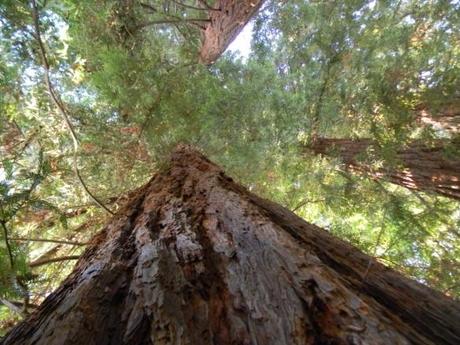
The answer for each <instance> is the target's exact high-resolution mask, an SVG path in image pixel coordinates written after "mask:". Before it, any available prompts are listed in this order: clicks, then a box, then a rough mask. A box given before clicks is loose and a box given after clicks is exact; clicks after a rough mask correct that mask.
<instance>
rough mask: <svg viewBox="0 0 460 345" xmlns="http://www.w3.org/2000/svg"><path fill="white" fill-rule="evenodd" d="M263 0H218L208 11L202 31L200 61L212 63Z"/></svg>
mask: <svg viewBox="0 0 460 345" xmlns="http://www.w3.org/2000/svg"><path fill="white" fill-rule="evenodd" d="M263 2H264V0H218V1H217V2H216V4H215V5H214V6H213V7H214V8H216V9H219V11H209V19H210V23H208V24H207V25H206V27H205V29H204V32H203V42H202V46H201V51H200V62H201V63H204V64H207V65H209V64H212V63H214V62H215V61H216V60H217V59H218V58H219V56H220V55H221V54H222V53H223V52H224V51H225V49H226V48H227V47H228V46H229V44H230V43H231V42H232V41H233V40H234V39H235V37H236V36H237V35H238V34H239V33H240V31H241V30H242V29H243V27H244V26H245V25H246V23H247V22H248V21H249V20H250V19H251V17H252V16H253V15H254V14H255V13H256V12H257V10H258V9H259V8H260V7H261V6H262V3H263Z"/></svg>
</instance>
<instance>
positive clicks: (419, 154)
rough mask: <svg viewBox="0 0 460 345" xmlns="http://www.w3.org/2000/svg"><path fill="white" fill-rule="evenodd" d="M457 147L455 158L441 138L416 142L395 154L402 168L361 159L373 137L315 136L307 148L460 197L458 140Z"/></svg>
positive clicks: (358, 168)
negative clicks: (433, 142)
mask: <svg viewBox="0 0 460 345" xmlns="http://www.w3.org/2000/svg"><path fill="white" fill-rule="evenodd" d="M454 147H455V149H456V152H455V155H456V158H455V159H447V158H446V156H445V153H444V148H445V146H444V144H443V141H441V140H440V141H439V142H438V143H437V144H436V145H434V146H432V147H428V146H426V145H424V144H421V143H417V142H414V143H412V144H411V145H409V146H408V147H407V148H404V149H401V150H399V151H397V152H396V155H395V158H396V160H397V161H398V163H400V165H401V168H394V167H384V168H378V169H375V168H373V167H372V166H371V165H369V164H366V163H365V162H362V161H360V160H359V158H360V156H363V155H365V154H366V152H368V151H369V150H373V149H375V144H374V142H372V140H370V139H327V138H316V139H315V140H314V141H313V142H312V143H311V144H310V145H308V148H307V149H308V150H312V151H313V152H314V153H315V154H324V155H337V156H338V157H339V158H340V159H341V160H342V162H343V163H344V164H345V165H346V168H347V169H348V170H350V171H352V172H355V173H360V174H366V175H368V176H370V177H372V178H374V179H384V180H386V181H389V182H392V183H395V184H397V185H400V186H403V187H406V188H410V189H414V190H419V191H423V192H430V193H433V192H434V193H438V194H440V195H443V196H446V197H449V198H452V199H455V200H460V156H459V155H458V154H459V152H460V151H459V149H460V147H459V145H457V144H455V145H454Z"/></svg>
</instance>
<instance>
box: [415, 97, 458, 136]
mask: <svg viewBox="0 0 460 345" xmlns="http://www.w3.org/2000/svg"><path fill="white" fill-rule="evenodd" d="M417 120H418V121H419V123H421V124H423V125H426V126H431V127H432V128H433V129H434V130H435V131H444V132H445V133H446V134H449V135H456V134H459V133H460V102H459V101H455V102H451V103H450V104H447V105H445V106H443V107H441V108H440V109H437V110H436V111H434V112H433V111H430V110H429V109H428V107H426V106H423V105H421V106H420V107H418V109H417Z"/></svg>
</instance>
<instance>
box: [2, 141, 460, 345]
mask: <svg viewBox="0 0 460 345" xmlns="http://www.w3.org/2000/svg"><path fill="white" fill-rule="evenodd" d="M369 260H372V259H371V258H370V257H369V256H367V255H365V254H363V253H362V252H360V251H359V250H358V249H356V248H354V247H353V246H351V245H349V244H347V243H345V242H343V241H341V240H338V239H336V238H334V237H333V236H331V235H330V234H329V233H328V232H327V231H325V230H323V229H320V228H318V227H316V226H314V225H311V224H309V223H306V222H305V221H303V220H302V219H300V218H299V217H297V216H296V215H295V214H293V213H292V212H290V211H288V210H286V209H284V208H282V207H281V206H278V205H276V204H274V203H272V202H270V201H267V200H264V199H261V198H259V197H257V196H255V195H253V194H251V193H250V192H248V191H247V190H246V189H244V188H243V187H241V186H240V185H238V184H237V183H235V182H233V181H232V179H231V178H229V177H227V176H226V175H225V174H224V173H223V171H222V170H221V169H220V168H219V167H217V166H216V165H214V164H213V163H211V162H210V161H209V160H207V159H206V158H205V157H203V156H202V155H201V154H199V153H198V152H196V151H194V150H193V149H191V148H189V147H186V146H182V147H180V148H179V149H178V150H176V152H175V153H174V154H173V156H172V158H171V164H170V167H169V168H168V169H167V170H165V171H164V172H162V173H160V174H158V175H156V176H154V177H153V178H152V180H151V181H150V182H149V183H147V184H146V185H145V186H144V187H142V188H140V189H139V190H138V191H137V193H135V194H134V195H133V197H132V199H131V200H130V201H129V202H128V203H127V205H126V206H125V207H124V208H123V209H122V210H120V211H119V212H118V213H117V214H116V215H115V216H114V217H113V219H112V220H111V221H110V222H109V223H108V225H107V226H106V227H105V228H104V229H103V230H102V231H101V232H100V233H99V234H98V235H97V236H96V237H95V238H94V239H93V241H92V244H91V245H90V246H89V247H88V249H87V250H86V252H85V253H84V254H83V256H82V257H81V258H80V260H79V261H78V263H77V265H76V267H75V269H74V271H73V273H72V274H71V275H70V276H69V277H68V278H67V279H66V280H65V281H64V283H63V284H62V286H61V287H60V288H59V289H58V290H57V291H56V292H54V293H53V294H52V295H50V296H49V297H48V298H47V299H46V300H45V302H44V303H43V304H42V305H41V306H40V307H39V309H38V310H37V311H35V312H34V313H33V314H32V315H31V316H30V317H29V318H28V319H27V320H26V321H24V322H22V323H21V324H19V325H18V326H17V327H15V328H14V329H13V330H12V331H11V332H10V333H9V334H8V335H7V336H6V337H5V338H4V340H3V341H1V342H0V343H1V344H2V345H12V344H21V345H31V344H34V345H45V344H46V345H57V344H59V345H62V344H85V345H92V344H94V345H95V344H98V345H101V344H105V345H115V344H116V345H120V344H130V345H140V344H145V345H147V344H155V345H157V344H197V345H198V344H200V345H201V344H223V345H226V344H280V345H284V344H286V345H287V344H289V345H291V344H441V345H442V344H452V345H454V344H459V343H460V332H459V328H458V325H459V324H460V305H459V304H458V303H457V302H454V301H453V300H451V299H449V298H448V297H446V296H444V295H442V294H440V293H438V292H436V291H433V290H431V289H429V288H427V287H425V286H423V285H421V284H419V283H417V282H415V281H412V280H409V279H407V278H405V277H403V276H401V275H400V274H399V273H397V272H395V271H393V270H391V269H389V268H386V267H384V266H383V265H381V264H380V263H378V262H375V261H373V260H372V262H373V264H372V266H371V269H370V270H369V271H368V272H367V273H366V271H367V268H368V267H369Z"/></svg>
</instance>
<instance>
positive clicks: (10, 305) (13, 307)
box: [0, 298, 25, 318]
mask: <svg viewBox="0 0 460 345" xmlns="http://www.w3.org/2000/svg"><path fill="white" fill-rule="evenodd" d="M0 302H1V303H2V304H3V305H5V306H6V307H7V308H8V309H9V310H11V311H12V312H14V313H16V314H18V315H19V316H20V317H22V318H23V317H24V316H25V315H24V313H23V312H22V310H21V308H20V307H18V306H16V305H14V303H12V302H10V301H8V300H6V299H4V298H0Z"/></svg>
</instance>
